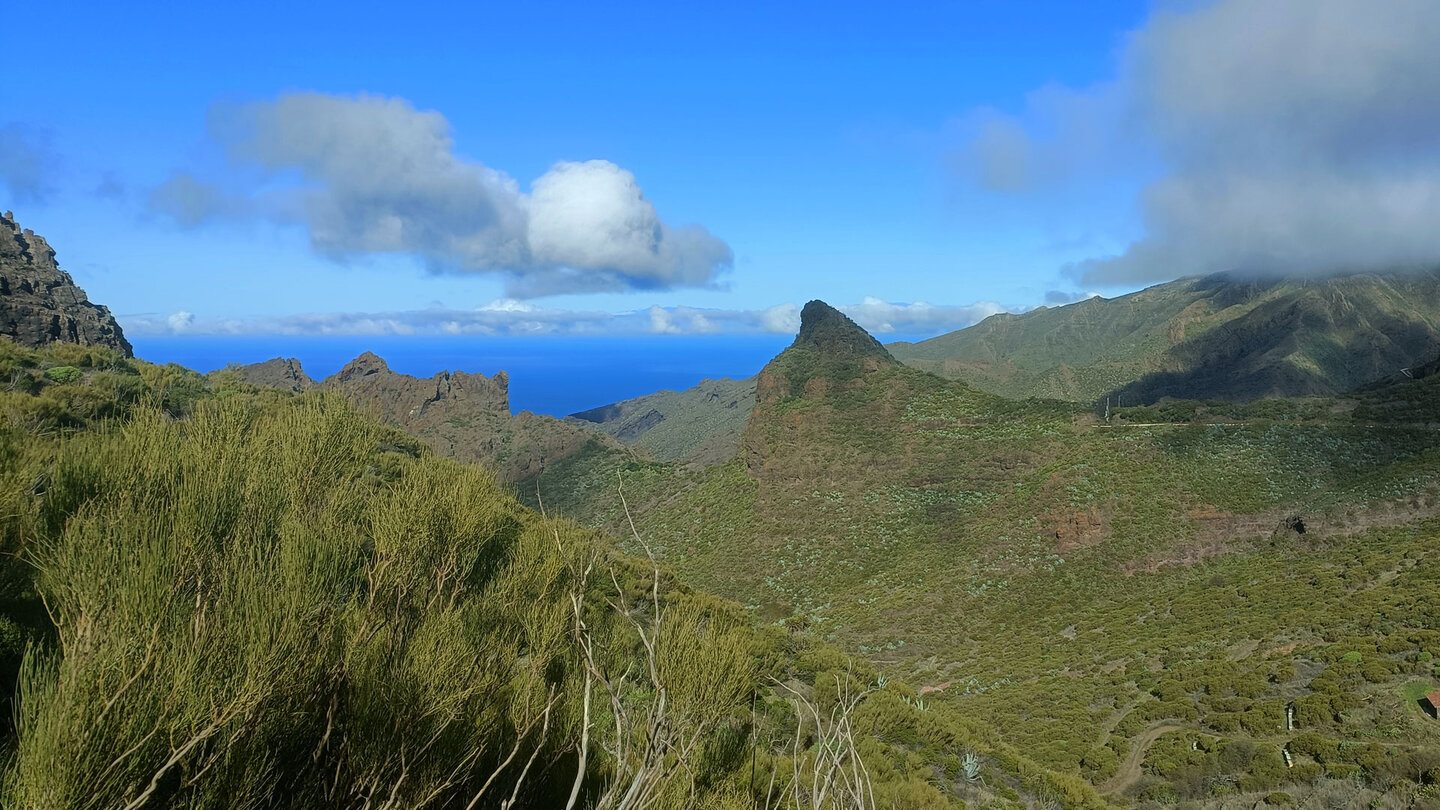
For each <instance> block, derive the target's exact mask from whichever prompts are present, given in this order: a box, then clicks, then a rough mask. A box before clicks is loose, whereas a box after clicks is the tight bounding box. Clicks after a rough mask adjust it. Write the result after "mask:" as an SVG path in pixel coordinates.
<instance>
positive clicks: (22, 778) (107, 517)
mask: <svg viewBox="0 0 1440 810" xmlns="http://www.w3.org/2000/svg"><path fill="white" fill-rule="evenodd" d="M0 370H3V371H4V372H5V374H6V377H7V379H10V380H11V381H12V385H11V386H10V387H8V388H7V389H5V390H4V391H0V458H3V459H4V462H5V463H4V465H3V467H0V690H3V694H4V696H5V705H4V707H3V708H4V711H3V713H0V716H3V717H4V718H5V721H6V722H5V724H4V725H3V726H0V804H3V805H4V806H6V807H17V808H18V807H26V808H31V807H33V808H51V807H54V808H59V807H65V808H96V810H98V809H99V808H113V807H131V808H141V807H162V806H166V807H178V806H184V807H194V808H234V807H278V808H314V807H356V808H358V807H410V808H419V807H437V808H452V807H453V808H467V807H469V808H516V809H523V808H562V807H575V808H638V807H649V808H675V810H679V808H695V807H699V808H725V809H726V810H740V809H741V808H752V807H755V806H763V807H766V808H773V809H774V810H780V809H781V808H785V809H786V810H790V809H792V808H793V809H794V810H798V808H801V807H804V808H811V807H814V806H816V805H815V802H817V801H819V802H821V806H825V807H831V806H835V807H856V808H879V807H914V808H933V809H934V810H941V808H959V807H965V806H976V805H979V806H984V805H987V804H991V805H993V804H995V803H997V802H998V803H1002V804H1003V803H1010V804H1011V805H1012V806H1040V805H1042V804H1044V803H1046V802H1050V803H1058V804H1061V805H1063V806H1067V807H1081V808H1101V807H1105V806H1107V804H1106V803H1105V802H1104V801H1103V800H1101V799H1100V798H1099V796H1098V794H1097V793H1096V791H1095V790H1094V789H1093V788H1092V787H1090V786H1087V785H1086V784H1084V783H1083V782H1082V781H1081V780H1079V779H1077V778H1076V777H1074V776H1073V775H1069V774H1065V773H1060V772H1054V771H1050V770H1047V769H1045V768H1043V767H1041V766H1039V765H1037V764H1036V763H1034V762H1033V761H1032V760H1031V759H1030V758H1029V757H1028V756H1026V755H1025V754H1024V753H1023V752H1020V751H1018V750H1016V749H1014V748H1012V747H1010V746H1008V745H1006V744H1005V743H1004V741H1003V740H1002V739H1001V738H1000V736H999V735H998V734H996V733H995V732H994V731H993V730H991V729H989V728H988V727H987V726H985V725H984V724H981V723H974V722H972V721H970V720H969V719H968V718H965V717H964V716H962V715H960V714H958V713H954V712H952V711H950V710H948V709H944V708H941V707H935V706H929V705H927V704H925V702H924V701H923V700H921V699H920V697H919V695H918V693H917V690H916V689H915V688H913V687H911V686H908V685H906V684H904V683H903V682H901V681H900V680H898V679H894V678H884V677H881V676H879V674H878V673H877V672H876V671H875V669H874V668H873V667H872V666H871V665H870V664H868V663H867V662H865V661H863V660H856V659H853V658H850V657H847V656H846V655H845V654H843V653H842V652H841V651H840V650H838V649H836V648H834V647H833V646H831V645H827V644H825V643H823V642H817V641H816V640H814V639H807V638H803V637H799V636H796V635H793V634H791V633H789V632H786V631H783V630H778V629H774V628H757V627H756V626H755V625H754V624H753V620H752V617H750V616H748V615H746V613H745V611H743V610H742V609H741V608H739V607H738V606H736V605H734V604H733V603H729V602H726V601H724V600H721V599H716V598H715V597H713V596H709V595H706V594H703V593H700V592H697V591H695V590H693V589H691V588H689V587H686V586H684V585H683V584H681V583H678V582H676V581H675V579H674V577H673V575H672V574H671V573H670V572H669V571H668V570H666V569H664V568H662V567H656V566H654V565H652V564H651V563H650V562H649V561H647V560H646V559H645V558H643V557H639V558H637V557H630V556H626V555H624V554H623V553H620V552H619V551H618V550H617V549H616V548H615V545H614V541H613V540H612V539H611V538H608V537H605V536H602V535H598V534H597V533H595V532H594V531H591V530H587V529H582V528H581V527H578V526H576V525H575V524H573V523H568V522H565V521H561V520H556V519H549V518H545V517H543V516H542V515H540V514H538V513H536V512H534V511H532V510H529V509H527V508H525V507H523V506H522V505H520V504H519V503H517V502H516V501H515V500H514V499H513V498H512V497H510V496H509V495H507V494H506V493H505V491H504V490H503V489H502V488H501V487H500V486H498V485H497V484H496V482H495V479H494V476H493V474H492V473H490V472H489V471H486V470H484V469H483V468H480V467H478V466H470V465H463V464H460V463H457V462H455V461H453V460H451V459H446V458H441V457H438V456H437V455H436V454H434V453H432V452H431V451H430V450H429V449H428V448H427V447H426V446H425V445H424V444H422V443H421V442H419V441H417V440H415V439H413V438H411V437H409V436H406V435H404V434H403V433H400V432H398V431H397V430H395V429H394V428H392V427H388V426H385V425H383V424H381V423H380V422H379V421H376V420H374V419H373V418H372V417H370V416H367V415H366V414H364V413H362V412H361V411H360V410H358V409H357V408H356V407H354V406H352V405H351V404H350V403H349V402H348V401H347V400H346V398H345V397H343V396H340V395H339V394H338V393H336V392H310V393H305V394H298V395H297V394H294V393H292V392H289V391H281V390H276V389H270V388H257V387H255V386H251V385H247V384H245V383H241V382H238V381H236V380H234V379H232V378H227V377H225V376H224V375H221V376H219V377H211V378H209V379H206V378H205V377H202V376H201V375H198V374H195V373H194V372H190V371H187V370H185V369H182V368H180V367H178V366H166V367H161V366H154V365H151V364H148V363H144V362H143V361H138V360H131V359H127V358H124V357H122V356H120V355H119V354H118V353H116V352H114V351H113V350H109V349H103V348H94V347H89V348H87V347H79V346H69V345H61V344H57V345H55V346H54V347H52V348H49V349H46V350H44V351H36V350H30V349H25V348H22V347H19V346H16V345H15V344H13V343H10V342H8V341H3V340H0ZM17 685H18V687H17ZM12 721H13V722H12Z"/></svg>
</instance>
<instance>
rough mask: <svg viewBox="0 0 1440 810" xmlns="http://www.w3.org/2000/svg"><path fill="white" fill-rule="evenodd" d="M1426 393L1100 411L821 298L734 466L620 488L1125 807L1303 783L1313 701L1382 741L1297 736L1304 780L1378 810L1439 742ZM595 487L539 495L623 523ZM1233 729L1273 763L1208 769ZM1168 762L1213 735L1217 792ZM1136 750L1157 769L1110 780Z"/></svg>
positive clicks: (1305, 791)
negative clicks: (989, 374)
mask: <svg viewBox="0 0 1440 810" xmlns="http://www.w3.org/2000/svg"><path fill="white" fill-rule="evenodd" d="M1430 383H1431V381H1430V380H1420V381H1417V382H1408V383H1406V384H1405V385H1402V386H1400V387H1398V388H1394V389H1387V390H1384V391H1377V392H1374V393H1373V394H1367V395H1365V396H1360V397H1357V398H1354V399H1348V400H1307V401H1296V402H1278V403H1277V402H1266V403H1255V404H1252V405H1243V404H1242V405H1234V406H1227V407H1225V408H1223V409H1213V408H1212V409H1209V410H1205V412H1204V413H1201V412H1200V411H1201V410H1204V409H1195V408H1192V409H1191V411H1192V412H1191V413H1190V414H1189V415H1188V416H1185V419H1186V421H1184V422H1180V421H1177V422H1166V421H1165V419H1166V418H1167V413H1168V411H1166V410H1165V409H1163V408H1159V407H1149V408H1128V407H1127V408H1124V409H1120V410H1119V411H1118V413H1117V417H1116V419H1115V420H1114V421H1113V422H1111V423H1105V422H1102V421H1101V420H1099V419H1098V418H1097V417H1096V416H1095V415H1094V413H1093V411H1092V410H1091V409H1090V408H1088V407H1086V406H1081V405H1075V404H1069V403H1063V402H1056V401H1037V400H1028V401H1015V400H1007V399H1004V398H1002V397H999V396H996V395H994V394H991V393H987V392H984V391H980V390H978V389H976V388H973V387H970V386H967V385H964V384H962V383H958V382H953V381H946V380H944V379H941V378H938V377H935V376H933V375H930V374H927V373H924V372H922V371H919V370H916V369H913V368H910V367H907V366H904V365H901V364H899V363H897V362H895V361H894V360H893V359H892V358H891V357H890V356H889V355H888V353H887V352H886V351H885V349H884V348H883V347H878V346H876V345H874V344H873V340H871V339H869V337H868V336H867V335H865V334H864V333H863V332H862V331H861V330H859V328H858V327H856V326H855V325H854V324H853V323H851V322H849V321H848V319H845V318H844V316H842V315H840V314H839V313H837V312H834V311H833V310H832V309H830V308H829V307H825V306H824V305H820V304H812V305H810V306H807V307H806V310H805V313H804V316H803V325H802V327H801V335H800V336H799V337H797V339H796V342H795V344H794V345H792V346H791V347H790V348H788V349H786V350H785V351H784V352H782V353H781V354H780V355H779V356H777V357H776V358H775V359H774V360H772V362H771V363H770V364H768V365H767V366H766V368H765V370H764V371H762V372H761V374H760V376H759V379H758V385H757V403H756V407H755V412H754V415H753V416H752V418H751V421H750V423H749V425H748V426H747V428H746V431H745V434H744V438H743V440H742V452H741V455H740V457H739V458H737V459H736V460H735V461H733V462H730V463H728V464H724V465H720V466H717V467H713V468H710V469H708V470H704V471H700V472H696V471H687V470H680V469H677V468H675V467H669V466H666V465H658V464H656V465H638V466H635V467H632V468H630V469H628V470H627V471H626V472H625V475H624V487H625V493H626V497H627V499H628V503H629V505H630V511H631V513H632V514H633V516H634V518H635V521H636V523H637V525H638V527H639V529H640V532H641V536H642V537H643V539H644V540H645V543H646V544H647V545H646V546H645V547H647V548H650V549H652V550H654V551H655V553H656V554H658V555H660V556H662V557H663V558H664V559H665V560H666V561H667V562H668V563H669V564H670V565H672V566H674V568H675V569H676V570H677V572H679V574H680V576H681V577H682V578H684V579H685V580H686V581H688V582H690V583H692V584H694V585H695V586H696V587H700V588H702V589H706V590H711V591H713V592H717V593H721V594H723V595H726V596H728V597H730V598H733V599H735V600H737V601H739V602H741V603H742V604H745V605H746V606H747V607H748V608H749V609H750V610H751V611H752V612H754V613H755V615H757V616H758V617H760V618H762V619H764V620H770V621H775V622H778V623H783V624H784V625H785V626H787V627H789V628H791V630H792V631H793V632H801V633H804V634H809V635H814V636H818V637H820V638H824V639H827V640H832V641H835V642H837V643H839V644H841V645H842V646H844V647H846V648H847V649H850V650H853V651H855V652H856V653H857V654H860V655H862V656H865V657H867V658H869V659H870V660H872V661H874V662H876V663H877V664H878V665H880V666H882V667H884V668H886V669H888V670H890V671H895V672H899V673H904V674H905V675H906V676H907V677H909V678H911V679H912V680H914V681H916V682H921V683H925V684H928V685H930V686H932V687H934V688H935V689H936V690H937V691H935V692H933V693H932V694H931V695H930V696H929V697H927V700H933V701H935V702H943V703H945V704H946V705H949V706H953V707H954V708H956V709H957V710H958V711H961V712H963V713H965V714H966V715H967V716H969V717H973V718H975V719H977V720H981V721H984V722H986V723H989V724H991V725H992V726H994V727H995V728H997V729H1000V730H1001V733H1002V735H1003V736H1004V737H1005V739H1007V740H1009V741H1011V742H1012V743H1014V744H1015V745H1017V746H1020V747H1021V748H1023V750H1025V751H1027V752H1028V753H1029V755H1030V756H1032V757H1034V758H1036V759H1037V760H1039V761H1041V762H1043V763H1045V764H1046V765H1047V767H1051V768H1056V769H1059V770H1068V771H1072V772H1079V773H1082V774H1084V775H1086V776H1087V778H1090V779H1092V780H1093V781H1094V783H1095V784H1109V785H1112V786H1117V789H1124V790H1128V791H1129V792H1130V797H1131V798H1132V799H1133V798H1138V797H1146V796H1148V797H1150V798H1154V797H1156V796H1169V797H1173V798H1177V799H1206V800H1208V799H1207V797H1210V796H1211V795H1212V794H1210V793H1208V792H1207V791H1209V790H1210V785H1212V784H1218V783H1223V784H1224V785H1227V786H1228V787H1227V788H1226V789H1228V790H1231V791H1233V793H1234V794H1235V795H1236V796H1239V797H1241V798H1242V799H1243V798H1244V797H1249V799H1250V800H1252V803H1253V801H1257V800H1258V799H1259V798H1262V797H1263V796H1264V795H1265V794H1264V791H1270V790H1275V789H1278V788H1280V787H1281V786H1282V785H1281V783H1282V782H1283V781H1284V780H1285V778H1286V773H1287V772H1286V770H1285V769H1284V766H1283V763H1282V764H1281V767H1280V770H1279V771H1275V770H1273V769H1272V768H1271V766H1272V764H1273V762H1272V759H1273V761H1275V762H1278V761H1279V757H1280V749H1279V748H1278V747H1277V745H1280V744H1284V743H1285V742H1286V741H1287V740H1288V739H1289V737H1287V736H1282V735H1284V734H1285V731H1286V729H1285V725H1284V723H1285V719H1284V707H1285V705H1286V704H1287V703H1289V702H1296V703H1297V705H1302V706H1305V707H1307V708H1306V709H1305V711H1304V718H1305V719H1304V720H1303V721H1302V722H1301V725H1300V727H1299V728H1298V729H1297V730H1295V731H1294V734H1293V735H1291V736H1295V735H1299V734H1301V733H1302V731H1304V732H1307V733H1310V734H1311V735H1312V736H1311V737H1306V738H1305V740H1306V741H1309V742H1315V740H1317V739H1318V740H1320V741H1321V743H1319V744H1322V746H1333V745H1339V741H1342V740H1345V739H1349V737H1348V735H1352V734H1353V735H1370V736H1369V737H1367V739H1370V740H1373V741H1375V742H1374V743H1373V744H1374V745H1375V746H1377V749H1378V751H1379V754H1378V755H1374V753H1373V752H1372V755H1374V756H1378V758H1375V759H1372V760H1370V764H1369V765H1362V764H1359V763H1357V762H1356V761H1355V760H1354V759H1353V755H1345V756H1352V758H1351V759H1344V757H1341V756H1339V755H1337V756H1335V757H1331V756H1330V755H1329V754H1321V756H1322V757H1330V759H1329V760H1328V762H1329V763H1330V765H1323V764H1319V763H1318V762H1317V760H1314V759H1309V758H1304V757H1302V756H1301V755H1299V754H1296V756H1297V762H1298V763H1299V764H1297V768H1299V767H1300V766H1301V765H1305V766H1307V767H1306V768H1304V769H1302V770H1301V771H1299V772H1297V773H1304V774H1306V776H1305V777H1304V781H1303V782H1302V783H1301V784H1298V785H1285V786H1284V787H1285V789H1287V790H1294V791H1296V792H1297V793H1298V794H1300V795H1303V796H1307V797H1311V798H1309V799H1306V800H1307V801H1320V799H1319V798H1318V797H1319V796H1320V795H1321V794H1323V793H1324V791H1325V790H1328V789H1329V787H1327V785H1329V783H1327V782H1325V779H1324V778H1321V777H1323V775H1324V774H1325V773H1328V772H1329V771H1327V770H1326V769H1327V768H1329V767H1330V766H1333V772H1334V775H1335V776H1334V780H1335V785H1334V787H1335V789H1337V790H1338V789H1339V788H1340V786H1341V783H1342V782H1343V780H1344V778H1346V777H1345V776H1344V774H1347V773H1348V774H1352V775H1353V774H1357V773H1362V772H1363V773H1366V774H1369V775H1370V776H1371V777H1373V779H1374V780H1375V781H1374V783H1373V784H1374V785H1376V786H1377V787H1367V788H1365V789H1364V790H1369V791H1371V792H1370V793H1366V794H1365V795H1367V796H1370V797H1372V798H1373V797H1374V796H1376V795H1378V794H1380V793H1383V792H1385V791H1387V790H1390V789H1391V787H1387V785H1394V784H1396V783H1395V782H1393V781H1387V779H1389V777H1387V776H1385V773H1386V771H1385V768H1390V767H1400V768H1410V767H1411V764H1412V763H1413V761H1412V760H1411V759H1409V758H1408V757H1409V756H1410V754H1409V753H1408V752H1410V751H1416V750H1423V751H1426V752H1427V754H1426V756H1430V755H1431V754H1436V753H1440V729H1435V728H1432V727H1430V726H1427V725H1424V723H1422V722H1421V720H1420V718H1418V717H1412V716H1411V714H1407V712H1410V711H1411V710H1412V708H1413V707H1411V706H1408V705H1407V704H1405V703H1402V702H1400V701H1399V700H1397V699H1395V698H1394V697H1393V695H1394V694H1395V693H1396V692H1397V691H1398V690H1401V689H1403V688H1408V687H1406V683H1408V681H1407V679H1411V678H1414V677H1417V676H1420V675H1423V676H1425V677H1430V675H1431V674H1432V672H1431V668H1430V667H1431V665H1430V664H1429V663H1427V662H1428V660H1429V659H1428V658H1424V657H1423V656H1422V652H1423V651H1425V650H1427V649H1428V645H1432V644H1440V633H1434V632H1432V631H1431V630H1430V629H1429V628H1430V627H1432V625H1433V620H1434V617H1435V616H1437V615H1440V612H1437V611H1440V602H1437V599H1440V597H1436V596H1435V595H1434V594H1433V588H1431V587H1430V586H1429V585H1427V584H1425V582H1426V579H1425V575H1424V566H1426V565H1431V564H1433V563H1434V561H1435V560H1436V559H1437V555H1440V552H1436V551H1435V548H1436V545H1435V542H1434V541H1435V539H1436V537H1440V523H1437V515H1440V431H1436V430H1435V429H1434V426H1433V425H1434V423H1436V422H1440V418H1437V417H1436V416H1434V414H1436V413H1437V410H1440V409H1437V408H1436V407H1435V405H1436V403H1437V401H1440V389H1437V388H1435V387H1434V386H1433V385H1431V384H1430ZM1172 410H1174V409H1172ZM1176 415H1177V416H1178V415H1180V414H1179V411H1178V410H1176ZM569 472H573V473H574V475H573V476H571V477H572V479H573V480H576V481H578V480H584V479H585V470H583V469H580V468H579V467H572V468H569V470H567V473H569ZM610 475H611V476H612V478H611V480H612V481H613V472H611V473H610ZM590 480H592V481H594V482H595V483H594V484H592V485H590V486H588V487H575V488H572V489H570V490H569V491H567V492H565V493H557V494H558V495H559V496H558V497H556V498H554V499H552V498H551V497H550V491H549V490H547V495H546V497H547V504H555V505H556V506H555V508H557V509H560V510H562V511H563V512H565V513H566V514H570V515H573V516H576V517H579V518H580V519H582V520H584V521H585V522H588V523H591V524H592V525H597V526H609V527H612V528H615V529H617V530H619V529H622V528H624V527H625V526H626V524H627V522H628V521H627V517H626V515H625V514H624V512H623V511H621V510H620V508H619V507H618V506H617V505H616V504H615V503H614V502H615V500H616V496H615V487H614V484H613V483H612V484H611V486H610V488H609V490H608V492H606V490H605V488H604V486H603V481H602V480H601V478H600V476H599V475H594V476H593V477H592V478H591V479H590ZM597 496H598V497H597ZM631 547H632V549H634V550H637V551H638V550H641V548H642V547H641V546H640V545H638V544H633V543H632V545H631ZM1426 561H1429V562H1426ZM1377 583H1385V584H1386V586H1387V587H1384V588H1380V587H1376V584H1377ZM1392 584H1393V587H1392ZM1357 603H1364V604H1365V605H1366V607H1365V609H1364V610H1357V609H1356V608H1355V607H1354V605H1355V604H1357ZM1376 611H1379V613H1378V614H1377V613H1376ZM1376 615H1384V616H1385V617H1386V619H1385V621H1384V622H1383V624H1382V623H1377V622H1376V621H1375V620H1374V619H1373V617H1374V616H1376ZM1384 650H1393V652H1391V653H1387V652H1384ZM1352 653H1353V655H1352ZM1346 655H1350V656H1351V657H1350V658H1345V656H1346ZM1356 656H1358V659H1357V658H1356ZM1355 660H1359V661H1360V662H1362V663H1371V662H1373V663H1374V666H1372V667H1371V668H1370V670H1368V671H1369V672H1370V674H1369V675H1368V676H1362V675H1361V674H1360V670H1361V667H1360V666H1359V665H1357V664H1354V663H1352V662H1353V661H1355ZM1287 672H1288V673H1290V674H1285V673H1287ZM1295 673H1303V675H1297V674H1295ZM1367 678H1368V680H1367ZM1232 684H1234V685H1233V686H1232ZM1056 695H1063V696H1064V700H1057V699H1055V696H1056ZM1321 704H1323V706H1322V705H1321ZM1186 735H1190V736H1186ZM1196 735H1199V736H1196ZM1192 741H1198V742H1197V745H1199V746H1204V747H1201V748H1196V749H1192V748H1191V747H1190V746H1191V742H1192ZM1152 742H1153V744H1154V746H1156V748H1155V749H1154V751H1153V752H1152V751H1151V750H1150V749H1149V748H1148V747H1146V746H1149V745H1150V744H1151V743H1152ZM1132 746H1134V747H1135V748H1133V749H1132ZM1227 746H1229V747H1230V748H1231V749H1232V750H1234V751H1239V750H1245V751H1248V752H1250V753H1251V754H1252V755H1253V757H1252V758H1243V757H1242V758H1241V760H1236V761H1234V762H1230V761H1228V760H1224V761H1222V760H1223V757H1220V756H1219V754H1218V753H1216V758H1215V760H1214V761H1211V760H1210V759H1206V757H1208V756H1209V753H1207V752H1220V751H1223V750H1225V748H1226V747H1227ZM1172 750H1183V751H1200V752H1201V753H1198V754H1195V757H1194V762H1193V763H1191V764H1190V765H1186V767H1191V766H1192V765H1193V767H1196V768H1200V767H1202V766H1203V767H1204V768H1208V769H1211V771H1208V772H1210V773H1213V776H1212V777H1207V778H1208V779H1210V780H1211V781H1209V782H1201V783H1196V784H1193V785H1192V784H1191V783H1189V782H1186V781H1185V779H1186V778H1187V777H1184V776H1183V775H1182V773H1181V772H1180V771H1177V770H1175V766H1174V765H1171V764H1167V762H1168V761H1167V760H1166V759H1164V757H1169V756H1171V754H1170V753H1169V752H1171V751H1172ZM1296 750H1297V751H1298V750H1299V749H1298V748H1297V749H1296ZM1324 750H1329V749H1324ZM1346 750H1349V749H1346ZM1256 751H1263V752H1265V753H1264V754H1263V756H1261V755H1260V754H1257V753H1255V752H1256ZM1387 752H1389V753H1387ZM1132 754H1133V755H1134V762H1138V763H1140V766H1141V767H1142V773H1143V777H1144V778H1142V779H1140V780H1138V781H1133V782H1132V781H1131V780H1128V779H1126V780H1117V781H1116V782H1113V783H1111V782H1109V780H1110V778H1111V777H1112V776H1114V775H1115V774H1116V773H1117V772H1118V769H1119V767H1120V762H1121V761H1122V760H1126V759H1127V758H1130V757H1131V756H1132ZM1186 756H1188V755H1186ZM1342 760H1343V761H1342ZM1186 761H1187V762H1189V760H1186ZM1382 761H1383V762H1388V763H1391V764H1390V765H1384V766H1381V765H1380V764H1379V763H1380V762H1382ZM1402 763H1403V764H1402ZM1347 769H1351V770H1347ZM1367 769H1368V770H1367ZM1367 778H1369V777H1367ZM1406 778H1411V779H1413V778H1416V777H1414V776H1412V777H1406ZM1316 780H1318V781H1316ZM1345 784H1346V785H1348V787H1347V788H1346V789H1348V790H1350V791H1351V793H1350V794H1347V795H1352V796H1353V795H1360V794H1358V793H1356V792H1355V791H1357V790H1360V788H1357V787H1355V785H1354V784H1353V782H1351V783H1345ZM1197 785H1198V786H1197ZM1257 793H1258V794H1259V795H1258V796H1256V795H1254V794H1257ZM1227 795H1229V794H1227ZM1302 803H1303V802H1302ZM1215 806H1219V805H1218V804H1217V805H1215ZM1246 806H1249V805H1246Z"/></svg>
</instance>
